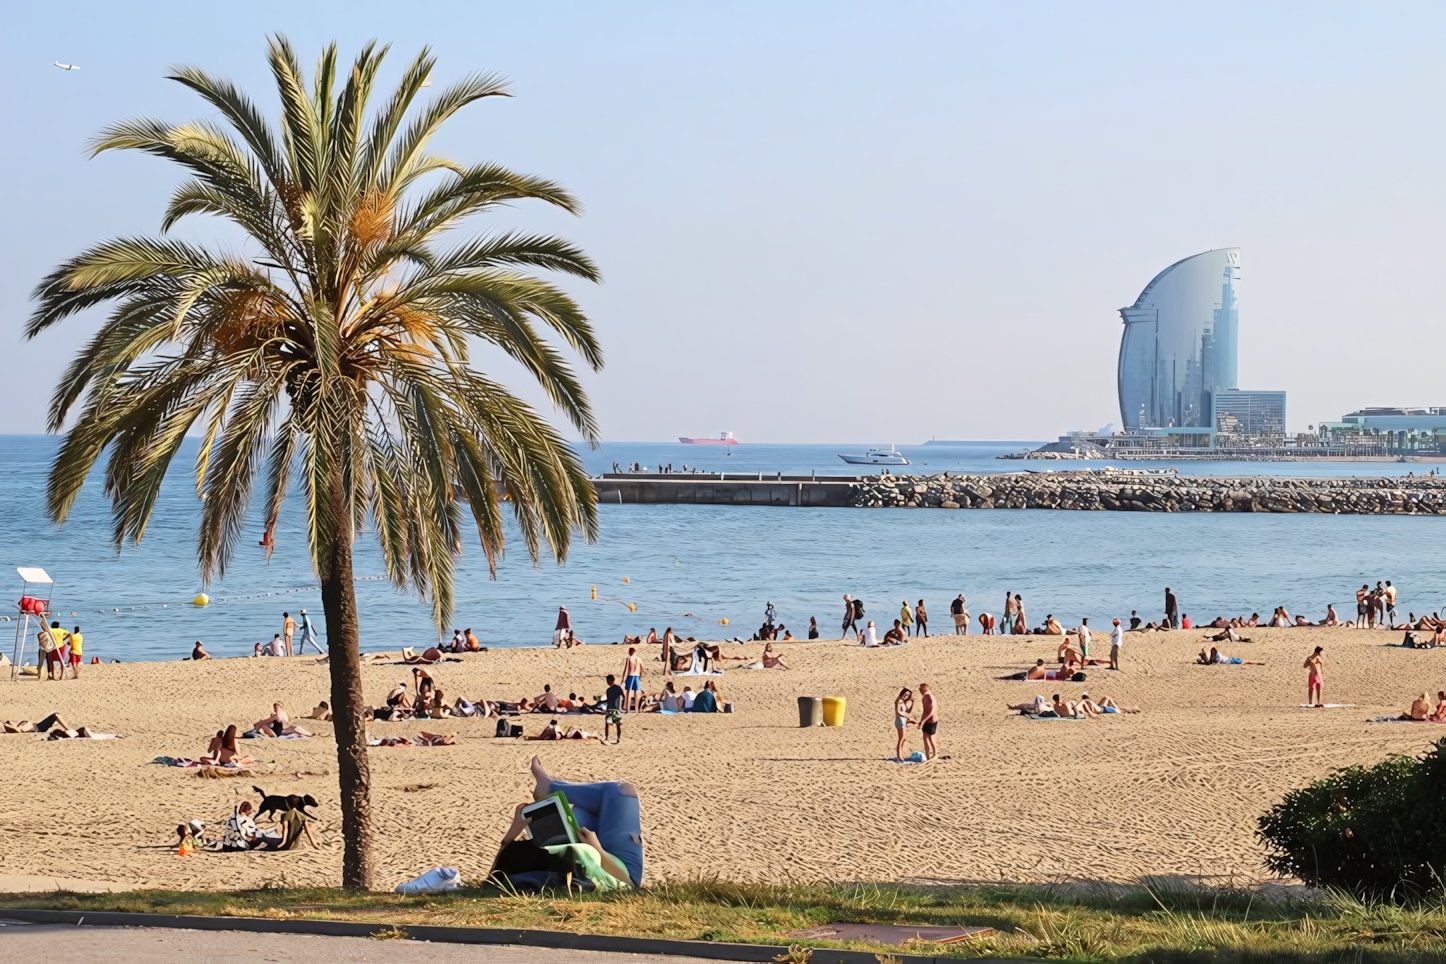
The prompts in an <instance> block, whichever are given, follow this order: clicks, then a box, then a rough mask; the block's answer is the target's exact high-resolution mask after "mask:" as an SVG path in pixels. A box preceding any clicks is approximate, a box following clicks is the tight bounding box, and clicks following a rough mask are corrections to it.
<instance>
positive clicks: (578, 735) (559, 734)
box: [523, 720, 597, 741]
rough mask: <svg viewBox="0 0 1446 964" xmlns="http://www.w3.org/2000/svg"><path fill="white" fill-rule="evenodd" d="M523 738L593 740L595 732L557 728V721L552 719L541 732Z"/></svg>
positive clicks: (574, 728) (573, 728) (576, 728)
mask: <svg viewBox="0 0 1446 964" xmlns="http://www.w3.org/2000/svg"><path fill="white" fill-rule="evenodd" d="M523 739H524V740H534V741H536V740H595V739H597V734H596V733H589V732H587V731H586V730H583V729H579V728H578V727H575V726H573V727H569V728H568V729H567V731H566V732H563V731H561V730H559V729H558V726H557V721H556V720H552V721H551V722H549V723H548V724H547V725H546V726H544V727H543V728H542V732H541V733H539V734H537V735H536V736H525V737H523Z"/></svg>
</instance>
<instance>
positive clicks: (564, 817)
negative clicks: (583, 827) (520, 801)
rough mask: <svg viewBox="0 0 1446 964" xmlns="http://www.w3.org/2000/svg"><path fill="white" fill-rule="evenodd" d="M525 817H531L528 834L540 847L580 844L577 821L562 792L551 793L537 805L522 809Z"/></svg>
mask: <svg viewBox="0 0 1446 964" xmlns="http://www.w3.org/2000/svg"><path fill="white" fill-rule="evenodd" d="M522 815H523V816H524V817H531V818H532V822H531V823H530V824H528V826H527V832H528V834H529V835H531V837H532V841H533V843H535V844H537V845H538V846H539V847H557V846H561V845H564V844H575V843H577V842H578V833H577V820H576V819H575V818H574V817H573V815H572V808H571V807H570V806H568V804H567V798H566V797H564V796H563V795H562V793H561V792H558V793H550V794H548V795H547V796H545V797H543V798H542V799H541V800H539V801H537V802H536V803H529V804H528V805H527V806H525V807H523V808H522Z"/></svg>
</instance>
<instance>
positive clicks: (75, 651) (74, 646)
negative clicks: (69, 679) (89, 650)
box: [60, 626, 85, 679]
mask: <svg viewBox="0 0 1446 964" xmlns="http://www.w3.org/2000/svg"><path fill="white" fill-rule="evenodd" d="M84 642H85V637H84V636H82V635H81V634H80V627H79V626H77V627H75V629H74V630H72V631H71V633H70V673H71V676H73V677H74V678H75V679H80V650H81V646H82V645H83V644H84ZM60 675H61V677H62V678H64V676H65V665H64V664H61V667H60Z"/></svg>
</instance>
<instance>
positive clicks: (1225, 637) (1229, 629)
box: [1205, 626, 1250, 643]
mask: <svg viewBox="0 0 1446 964" xmlns="http://www.w3.org/2000/svg"><path fill="white" fill-rule="evenodd" d="M1205 639H1206V641H1208V642H1212V643H1248V642H1250V637H1249V636H1242V635H1240V634H1239V633H1237V632H1236V631H1235V627H1234V626H1226V627H1225V630H1224V631H1223V632H1219V633H1216V634H1215V635H1214V636H1206V637H1205Z"/></svg>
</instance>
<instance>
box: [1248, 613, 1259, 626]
mask: <svg viewBox="0 0 1446 964" xmlns="http://www.w3.org/2000/svg"><path fill="white" fill-rule="evenodd" d="M1245 625H1247V626H1249V627H1250V628H1251V629H1255V628H1256V627H1258V626H1259V625H1260V613H1251V614H1250V620H1249V621H1248V622H1247V623H1246V624H1245Z"/></svg>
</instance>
